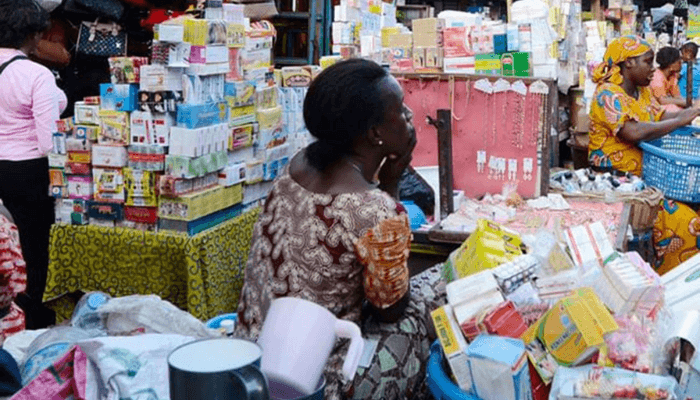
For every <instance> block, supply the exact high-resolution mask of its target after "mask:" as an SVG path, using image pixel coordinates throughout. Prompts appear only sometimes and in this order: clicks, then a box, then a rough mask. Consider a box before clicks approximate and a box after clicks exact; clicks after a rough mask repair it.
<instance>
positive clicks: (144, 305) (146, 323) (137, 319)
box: [99, 295, 217, 339]
mask: <svg viewBox="0 0 700 400" xmlns="http://www.w3.org/2000/svg"><path fill="white" fill-rule="evenodd" d="M99 313H100V314H102V315H103V316H105V317H106V320H107V332H108V334H109V335H123V334H126V333H129V332H133V331H135V330H138V329H143V330H144V333H174V334H179V335H185V336H192V337H195V338H200V339H201V338H209V337H215V336H217V335H216V334H215V332H213V331H212V330H210V329H208V328H207V327H206V325H204V323H203V322H202V321H200V320H198V319H197V318H195V317H194V316H193V315H192V314H190V313H188V312H186V311H182V310H180V309H179V308H177V307H175V306H174V305H173V304H172V303H170V302H168V301H165V300H162V299H161V298H160V297H158V296H156V295H146V296H144V295H134V296H126V297H118V298H113V299H111V300H110V301H109V302H108V303H106V304H104V305H103V306H102V307H100V309H99Z"/></svg>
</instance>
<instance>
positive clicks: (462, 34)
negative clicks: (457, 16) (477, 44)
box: [442, 26, 474, 58]
mask: <svg viewBox="0 0 700 400" xmlns="http://www.w3.org/2000/svg"><path fill="white" fill-rule="evenodd" d="M442 37H443V42H444V49H445V58H460V57H471V56H473V55H474V51H473V50H472V48H471V42H470V41H469V28H468V27H466V26H461V27H451V28H444V29H443V30H442Z"/></svg>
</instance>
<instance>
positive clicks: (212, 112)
mask: <svg viewBox="0 0 700 400" xmlns="http://www.w3.org/2000/svg"><path fill="white" fill-rule="evenodd" d="M225 122H228V107H227V105H226V103H225V102H218V103H207V104H180V105H178V107H177V126H179V127H184V128H187V129H197V128H204V127H206V126H212V125H217V124H223V123H225Z"/></svg>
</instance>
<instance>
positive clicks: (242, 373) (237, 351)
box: [168, 338, 270, 400]
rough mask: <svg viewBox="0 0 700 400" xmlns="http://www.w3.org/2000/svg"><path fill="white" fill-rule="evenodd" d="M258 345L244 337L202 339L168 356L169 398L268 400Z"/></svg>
mask: <svg viewBox="0 0 700 400" xmlns="http://www.w3.org/2000/svg"><path fill="white" fill-rule="evenodd" d="M261 356H262V350H261V349H260V347H259V346H258V345H257V344H255V343H253V342H249V341H247V340H240V339H228V338H221V339H205V340H199V341H195V342H191V343H187V344H184V345H182V346H180V347H178V348H176V349H175V350H173V351H172V352H171V353H170V355H169V356H168V370H169V377H170V398H171V400H238V399H241V400H243V399H246V400H269V398H270V394H269V391H268V387H267V380H266V378H265V376H264V375H263V373H262V372H260V359H261Z"/></svg>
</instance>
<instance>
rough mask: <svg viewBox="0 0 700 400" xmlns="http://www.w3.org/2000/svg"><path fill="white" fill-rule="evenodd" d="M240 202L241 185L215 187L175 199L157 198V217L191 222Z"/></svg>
mask: <svg viewBox="0 0 700 400" xmlns="http://www.w3.org/2000/svg"><path fill="white" fill-rule="evenodd" d="M242 201H243V186H242V185H241V184H238V185H234V186H229V187H223V186H215V187H213V188H211V189H207V190H204V191H202V192H197V193H191V194H187V195H184V196H181V197H176V198H168V197H163V196H161V197H159V199H158V216H159V217H161V218H167V219H174V220H178V221H193V220H195V219H197V218H201V217H204V216H206V215H209V214H213V213H215V212H217V211H219V210H223V209H224V208H228V207H231V206H233V205H235V204H238V203H240V202H242Z"/></svg>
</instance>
